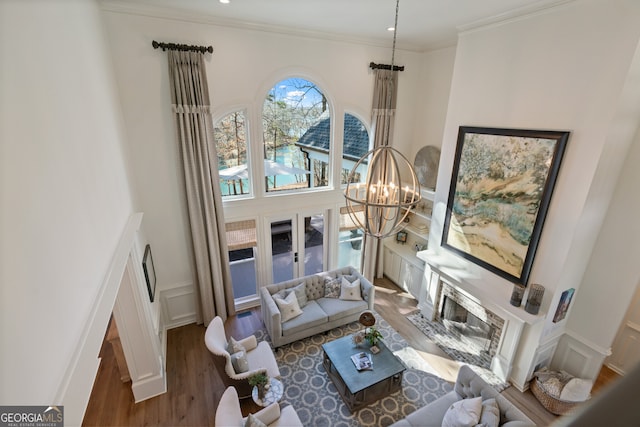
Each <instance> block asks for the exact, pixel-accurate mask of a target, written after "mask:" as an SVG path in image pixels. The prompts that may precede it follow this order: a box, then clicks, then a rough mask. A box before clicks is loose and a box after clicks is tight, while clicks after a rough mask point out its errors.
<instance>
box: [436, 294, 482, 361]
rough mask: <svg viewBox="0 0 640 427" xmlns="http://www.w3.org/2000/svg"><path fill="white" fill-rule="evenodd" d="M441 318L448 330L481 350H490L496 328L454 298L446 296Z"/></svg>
mask: <svg viewBox="0 0 640 427" xmlns="http://www.w3.org/2000/svg"><path fill="white" fill-rule="evenodd" d="M444 298H445V299H444V303H443V305H442V313H440V319H441V322H442V324H443V325H444V326H445V328H447V330H448V331H449V332H450V333H452V334H454V335H456V336H457V337H458V338H459V339H461V340H463V341H466V342H467V343H468V344H470V345H472V346H474V347H475V348H477V349H478V350H480V351H486V352H489V351H490V349H491V340H492V338H493V333H494V328H493V326H491V325H490V324H489V323H487V322H485V321H483V320H482V319H480V318H479V317H477V316H475V315H474V314H472V313H471V312H469V311H468V310H467V309H466V308H464V307H463V306H462V305H460V304H458V303H457V302H456V301H455V300H453V299H452V298H450V297H448V296H445V297H444Z"/></svg>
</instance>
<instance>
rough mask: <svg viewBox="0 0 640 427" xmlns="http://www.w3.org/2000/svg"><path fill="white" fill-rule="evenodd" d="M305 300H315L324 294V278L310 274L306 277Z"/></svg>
mask: <svg viewBox="0 0 640 427" xmlns="http://www.w3.org/2000/svg"><path fill="white" fill-rule="evenodd" d="M306 283H307V300H316V299H318V298H322V297H323V296H324V279H323V278H320V277H318V276H311V277H308V278H307V279H306Z"/></svg>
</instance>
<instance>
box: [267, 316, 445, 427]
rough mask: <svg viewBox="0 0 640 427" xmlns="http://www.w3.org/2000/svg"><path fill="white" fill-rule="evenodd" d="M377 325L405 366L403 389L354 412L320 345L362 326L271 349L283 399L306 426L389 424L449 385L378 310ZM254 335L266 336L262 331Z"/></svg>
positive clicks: (342, 328) (388, 346)
mask: <svg viewBox="0 0 640 427" xmlns="http://www.w3.org/2000/svg"><path fill="white" fill-rule="evenodd" d="M376 326H377V327H378V329H379V330H380V332H381V333H382V336H383V342H384V343H385V345H386V346H387V348H389V349H390V350H391V351H393V352H394V354H396V356H398V357H399V358H400V359H401V360H402V361H403V363H404V364H405V366H407V370H406V371H405V372H404V375H403V379H402V390H400V391H397V392H395V393H393V394H390V395H389V396H387V397H385V398H383V399H381V400H378V401H377V402H374V403H372V404H370V405H368V406H366V407H364V408H362V409H360V410H359V411H356V412H355V413H353V414H352V413H351V412H349V410H348V409H347V406H346V405H345V404H344V402H343V401H342V398H341V397H340V395H339V394H338V391H337V390H336V388H335V386H334V385H333V382H332V381H331V379H330V378H329V377H328V376H327V373H326V372H325V370H324V367H323V366H322V344H324V343H325V342H329V341H332V340H335V339H337V338H340V337H343V336H345V335H350V334H353V333H355V332H358V331H360V330H361V328H362V327H361V325H360V324H359V323H358V322H354V323H351V324H349V325H346V326H343V327H340V328H335V329H332V330H331V331H329V332H327V333H326V334H319V335H314V336H312V337H309V338H306V339H304V340H300V341H297V342H294V343H291V344H288V345H285V346H282V347H280V348H278V349H276V350H275V355H276V360H277V362H278V366H279V368H280V373H281V375H282V381H283V383H284V388H285V390H284V396H283V397H282V400H281V403H283V404H290V405H292V406H293V407H294V408H295V409H296V412H297V413H298V416H299V417H300V420H301V421H302V424H303V425H305V426H314V427H316V426H327V427H329V426H331V427H347V426H388V425H390V424H393V423H394V422H396V421H398V420H400V419H402V418H404V417H406V416H407V415H409V414H410V413H412V412H414V411H415V410H416V409H419V408H420V407H422V406H424V405H426V404H427V403H429V402H432V401H434V400H436V399H437V398H438V397H440V396H442V395H444V394H446V393H448V392H449V391H451V390H452V389H453V385H452V384H451V383H448V382H446V381H445V380H443V379H441V378H439V377H437V376H435V375H433V374H432V373H429V372H428V371H429V365H428V363H426V362H425V361H424V360H423V359H422V358H421V357H420V356H419V355H418V354H417V352H415V350H413V349H412V348H411V347H410V346H409V345H408V343H407V342H406V341H405V339H404V338H403V337H402V336H401V335H400V334H399V333H398V332H396V331H395V330H394V329H393V328H392V327H391V326H390V325H389V324H388V323H387V322H386V321H385V320H384V319H382V317H380V316H379V315H378V314H376ZM256 337H257V338H258V339H259V340H261V339H264V340H266V341H270V340H269V335H268V334H267V333H266V332H265V331H264V330H259V331H257V332H256Z"/></svg>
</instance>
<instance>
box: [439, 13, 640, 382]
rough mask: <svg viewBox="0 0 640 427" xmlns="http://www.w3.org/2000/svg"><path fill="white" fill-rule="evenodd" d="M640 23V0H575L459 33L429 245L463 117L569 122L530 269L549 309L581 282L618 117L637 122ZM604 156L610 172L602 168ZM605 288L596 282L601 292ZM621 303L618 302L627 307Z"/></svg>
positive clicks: (499, 286) (472, 121)
mask: <svg viewBox="0 0 640 427" xmlns="http://www.w3.org/2000/svg"><path fill="white" fill-rule="evenodd" d="M638 23H640V4H638V3H637V2H633V1H630V0H617V1H604V0H577V1H574V2H569V3H566V4H564V5H562V6H559V7H555V8H552V9H548V10H544V11H540V12H538V13H535V14H533V15H530V16H526V17H521V18H516V19H512V20H507V21H504V22H495V23H492V24H490V25H485V26H483V27H481V28H474V29H468V30H467V31H465V32H463V33H462V34H461V35H460V37H459V43H458V46H457V49H456V61H455V68H454V72H453V81H452V91H451V95H450V102H449V110H448V114H447V120H446V125H445V131H444V143H443V150H442V158H441V163H440V166H441V167H440V171H439V177H438V189H437V194H436V207H435V209H434V211H435V212H436V216H435V218H434V222H433V223H432V234H431V241H430V242H429V247H430V248H436V247H438V246H439V244H440V238H441V235H442V234H441V233H442V222H443V218H444V207H445V205H446V200H447V196H448V191H449V183H450V179H451V170H452V166H453V158H454V153H455V147H456V138H457V134H458V127H459V126H461V125H475V126H485V127H504V128H525V129H551V130H569V131H571V136H570V139H569V142H568V146H567V151H566V153H565V156H564V159H563V162H562V166H561V169H560V173H559V177H558V180H557V183H556V187H555V191H554V194H553V198H552V200H551V205H550V208H549V212H548V215H547V218H546V222H545V224H544V229H543V232H542V237H541V241H540V245H539V247H538V251H537V255H536V259H535V261H534V265H533V270H532V275H531V279H530V283H541V284H542V285H543V286H545V288H546V293H545V298H544V302H543V306H542V309H541V311H542V312H543V315H544V314H546V315H547V316H550V317H552V316H553V311H554V310H555V307H551V301H552V299H553V300H554V302H557V299H554V298H555V297H556V295H558V294H557V293H559V292H562V291H563V290H565V289H567V288H570V287H574V288H576V289H577V288H579V287H580V281H581V280H582V277H583V274H584V271H585V268H586V266H587V263H588V260H589V257H590V254H591V251H592V249H593V246H594V243H595V239H596V237H597V232H598V230H599V228H600V226H601V223H602V220H603V217H604V215H605V213H606V210H607V206H608V203H609V199H610V193H611V191H612V189H613V188H614V186H615V183H616V178H617V173H618V171H619V166H620V165H621V164H622V161H623V160H624V156H625V152H626V149H627V147H628V146H629V144H630V142H631V140H632V137H633V132H629V131H626V132H618V131H617V130H618V129H617V128H615V127H618V126H620V125H621V124H622V126H624V128H625V129H633V130H635V129H636V128H637V126H638V115H637V114H635V115H622V114H621V111H620V100H621V98H622V95H621V94H623V90H624V89H625V84H626V81H627V78H628V75H629V73H630V66H631V61H632V58H633V56H634V53H635V49H636V45H637V43H638V37H639V36H640V25H638ZM619 115H620V116H622V117H620V116H619ZM621 122H622V123H621ZM613 134H617V138H611V135H613ZM614 153H615V155H614ZM599 165H600V166H599ZM602 165H605V166H604V167H605V168H606V170H607V173H601V171H599V169H598V168H599V167H603V166H602ZM616 165H617V166H618V169H616ZM467 264H468V266H467V268H468V270H469V271H470V272H473V273H474V274H476V275H478V276H479V277H481V278H482V280H483V281H484V283H485V286H486V287H487V289H490V290H494V291H495V292H496V293H500V292H504V289H505V287H506V288H509V289H510V287H511V284H510V283H508V282H506V281H504V280H501V279H499V278H497V276H495V275H492V274H490V273H488V272H486V271H484V270H481V269H480V268H478V267H476V266H475V265H471V264H469V263H467ZM634 285H635V282H634ZM607 292H609V291H608V290H607V289H606V288H600V289H599V294H600V295H599V297H600V298H602V297H604V296H605V295H606V294H607ZM558 296H559V295H558ZM577 299H578V298H577ZM576 302H577V301H576ZM625 308H626V307H625V306H620V307H618V309H619V310H620V311H621V312H622V313H624V310H625ZM549 323H550V322H549ZM565 323H566V322H563V323H562V324H560V325H556V324H554V325H553V326H549V327H548V328H547V330H546V331H544V333H546V334H550V333H552V332H555V333H559V331H553V330H552V329H553V327H556V328H562V327H563V326H564V324H565ZM615 328H617V325H615V326H614V330H615ZM540 329H542V328H540ZM560 332H561V331H560ZM542 333H543V331H537V333H536V334H530V338H529V339H530V340H532V346H527V345H525V346H524V348H525V349H527V350H528V351H529V354H523V355H522V357H524V358H525V359H526V360H523V361H522V362H521V363H522V365H523V366H522V367H521V369H522V370H523V372H524V374H525V375H526V371H527V368H528V366H529V363H530V362H531V357H532V354H533V353H532V351H533V350H535V347H536V346H537V341H538V340H539V339H540V338H541V337H540V335H541V334H542ZM610 339H613V336H611V337H610ZM520 374H522V372H521V373H520ZM521 379H522V378H521Z"/></svg>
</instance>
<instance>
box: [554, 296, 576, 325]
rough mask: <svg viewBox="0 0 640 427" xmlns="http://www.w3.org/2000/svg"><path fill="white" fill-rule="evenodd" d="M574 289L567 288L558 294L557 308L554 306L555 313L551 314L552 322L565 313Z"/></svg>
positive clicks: (559, 318) (555, 321)
mask: <svg viewBox="0 0 640 427" xmlns="http://www.w3.org/2000/svg"><path fill="white" fill-rule="evenodd" d="M575 291H576V290H575V289H574V288H571V289H567V290H566V291H564V292H563V293H562V295H560V301H558V308H556V314H554V315H553V323H558V322H559V321H561V320H562V319H564V317H565V316H566V315H567V311H568V310H569V304H571V298H573V293H574V292H575Z"/></svg>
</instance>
